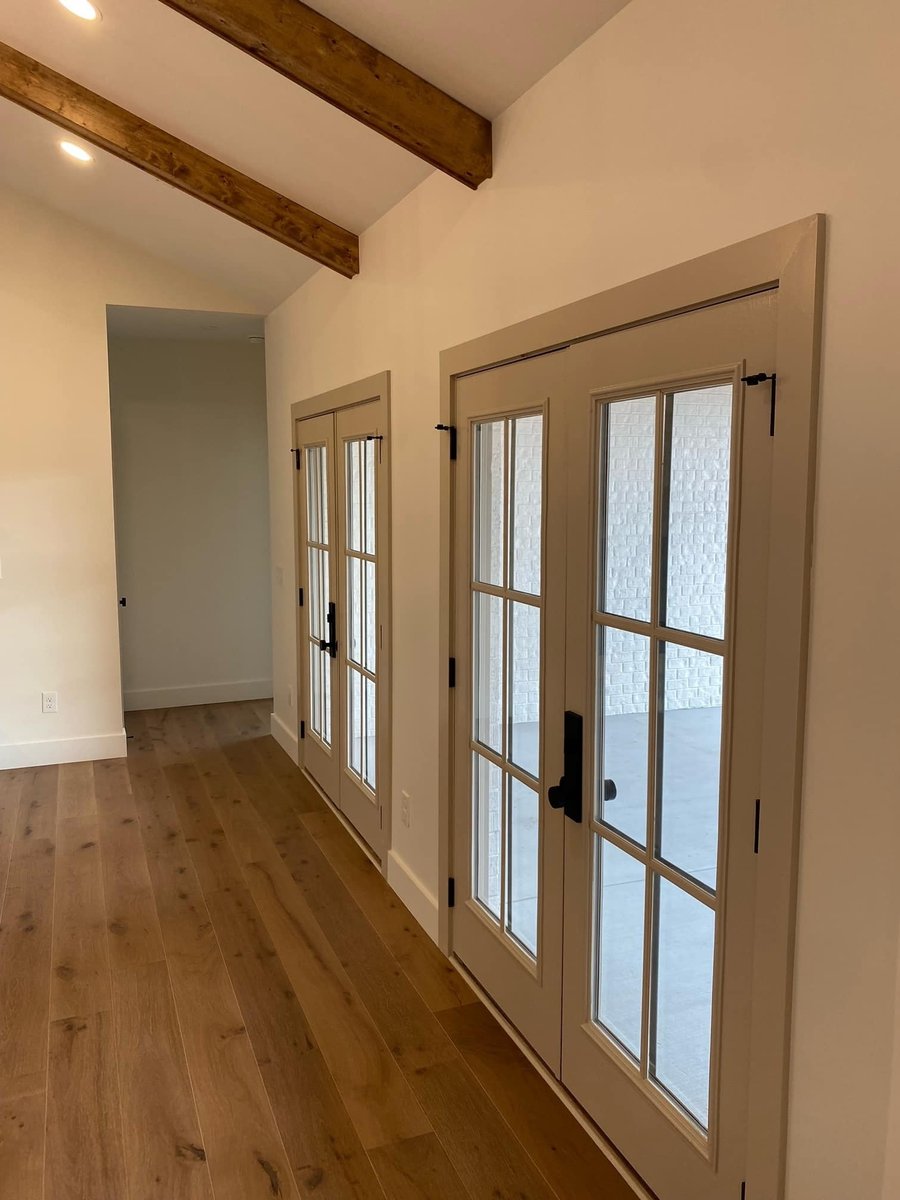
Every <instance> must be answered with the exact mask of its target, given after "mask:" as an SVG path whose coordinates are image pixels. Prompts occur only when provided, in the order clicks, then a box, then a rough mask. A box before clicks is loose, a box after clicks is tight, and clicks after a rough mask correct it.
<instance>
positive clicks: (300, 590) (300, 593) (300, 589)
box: [297, 588, 303, 608]
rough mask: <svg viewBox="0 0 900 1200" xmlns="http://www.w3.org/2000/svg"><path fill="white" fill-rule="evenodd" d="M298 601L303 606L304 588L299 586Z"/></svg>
mask: <svg viewBox="0 0 900 1200" xmlns="http://www.w3.org/2000/svg"><path fill="white" fill-rule="evenodd" d="M297 603H298V604H299V605H300V607H301V608H302V607H303V588H297Z"/></svg>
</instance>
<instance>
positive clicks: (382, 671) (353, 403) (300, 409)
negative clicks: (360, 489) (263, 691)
mask: <svg viewBox="0 0 900 1200" xmlns="http://www.w3.org/2000/svg"><path fill="white" fill-rule="evenodd" d="M379 400H380V401H383V402H384V411H385V414H386V417H385V424H386V430H385V437H386V438H387V446H388V458H387V462H388V472H390V462H391V458H390V436H391V373H390V371H380V372H378V374H376V375H369V376H367V377H366V378H365V379H358V380H355V381H354V382H353V383H346V384H343V385H342V386H341V387H336V388H332V389H331V390H330V391H327V392H320V393H319V394H318V395H316V396H309V397H307V398H306V399H303V400H295V401H294V403H293V404H292V405H291V427H290V438H291V440H290V445H291V446H293V445H294V431H295V429H296V427H297V422H298V421H303V420H305V419H306V418H307V417H318V416H324V415H326V414H328V413H336V412H338V411H339V410H341V409H347V408H355V407H357V406H359V405H362V404H369V403H371V402H373V401H379ZM292 474H293V477H294V482H293V523H294V595H295V596H296V591H297V588H298V587H299V586H300V580H301V579H302V578H303V575H302V571H301V554H302V547H303V538H302V531H301V529H300V521H299V513H300V482H301V480H302V479H303V478H304V476H303V472H302V471H296V470H292ZM392 492H393V488H392V486H391V478H390V473H389V474H388V479H387V487H386V488H385V496H386V503H385V510H386V511H384V512H383V513H381V514H379V518H378V535H377V536H378V541H379V545H380V546H383V547H384V551H383V553H382V552H381V551H379V555H378V565H379V568H380V579H381V580H383V588H382V589H381V590H380V592H379V594H380V595H383V596H384V598H385V600H384V602H383V603H382V609H383V621H382V624H383V627H384V631H385V640H386V643H387V644H386V647H385V648H386V651H387V652H386V654H385V656H384V665H382V666H380V667H379V707H378V718H379V729H380V730H381V731H382V732H381V733H380V735H379V738H378V757H377V767H376V769H377V772H378V793H379V800H380V803H381V812H382V821H383V828H382V844H381V847H380V849H381V852H382V853H381V864H380V870H381V873H382V875H383V876H384V877H385V878H387V875H388V860H389V856H390V850H391V844H392V840H393V839H392V832H393V825H392V818H391V814H392V792H393V788H392V774H391V768H392V753H391V750H392V746H391V739H392V736H393V724H392V719H391V712H392V707H393V693H392V684H391V679H392V670H391V668H392V648H393V623H392V608H393V605H392V588H393V574H392V570H391V534H392V520H391V496H392ZM376 578H378V576H376ZM294 608H295V616H294V621H295V637H296V649H297V653H296V655H295V661H294V695H295V696H296V697H297V701H298V703H297V709H296V720H297V727H296V729H294V730H292V731H291V735H292V738H294V739H296V742H295V744H296V747H297V757H296V758H295V761H296V762H297V763H298V765H299V766H300V767H301V768H302V767H303V742H302V740H301V739H300V718H301V716H302V715H303V714H301V712H300V707H301V706H300V697H301V680H302V675H301V666H300V655H301V653H302V652H303V641H302V626H301V619H302V614H301V611H300V607H299V605H297V604H295V606H294ZM279 740H280V739H279ZM329 800H330V801H331V803H332V804H334V799H333V798H331V797H329Z"/></svg>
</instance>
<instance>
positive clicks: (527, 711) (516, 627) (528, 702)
mask: <svg viewBox="0 0 900 1200" xmlns="http://www.w3.org/2000/svg"><path fill="white" fill-rule="evenodd" d="M509 624H510V629H509V676H510V679H509V701H508V704H509V733H510V749H509V758H510V761H512V762H514V763H515V764H516V766H518V767H521V768H522V769H523V770H524V771H528V773H529V774H530V775H534V777H535V778H537V777H538V775H539V773H540V772H539V768H540V750H541V610H540V609H539V608H535V607H534V605H531V604H520V603H518V602H516V601H512V602H511V603H510V606H509Z"/></svg>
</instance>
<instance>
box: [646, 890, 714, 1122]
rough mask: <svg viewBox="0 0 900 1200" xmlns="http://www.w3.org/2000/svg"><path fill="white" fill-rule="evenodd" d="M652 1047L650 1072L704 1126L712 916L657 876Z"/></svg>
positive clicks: (709, 1037)
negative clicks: (653, 1040)
mask: <svg viewBox="0 0 900 1200" xmlns="http://www.w3.org/2000/svg"><path fill="white" fill-rule="evenodd" d="M656 889H657V897H656V905H657V912H658V926H657V938H656V941H657V947H656V956H657V957H656V978H655V1000H656V1020H655V1022H653V1025H654V1027H655V1030H656V1038H655V1045H651V1047H650V1076H651V1078H653V1079H655V1080H656V1081H657V1083H659V1084H661V1085H662V1087H663V1088H665V1090H666V1091H667V1092H668V1093H669V1095H670V1096H672V1097H674V1099H675V1100H676V1101H678V1103H679V1104H680V1105H681V1106H682V1108H684V1109H686V1111H687V1112H689V1113H690V1114H691V1116H692V1117H693V1118H694V1119H695V1120H696V1121H697V1123H698V1124H699V1125H701V1126H702V1127H703V1128H704V1129H706V1128H707V1127H708V1125H709V1063H710V1053H711V1049H712V1002H713V961H714V957H715V940H716V915H715V913H714V912H713V910H712V909H711V908H707V907H706V905H705V904H701V903H700V901H699V900H695V899H694V897H693V896H690V895H688V893H687V892H683V891H682V890H681V888H679V887H676V886H675V885H674V884H672V883H669V881H668V880H666V879H663V878H662V877H660V876H657V879H656Z"/></svg>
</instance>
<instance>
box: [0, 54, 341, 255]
mask: <svg viewBox="0 0 900 1200" xmlns="http://www.w3.org/2000/svg"><path fill="white" fill-rule="evenodd" d="M0 96H4V97H5V98H6V99H7V100H11V101H13V103H15V104H20V105H21V106H22V107H23V108H27V109H28V110H29V111H30V112H33V113H36V114H37V115H38V116H39V117H44V118H46V119H47V120H48V121H52V122H53V124H54V125H58V126H59V127H60V128H61V129H65V130H67V131H68V132H69V133H74V134H76V135H77V136H78V137H81V138H84V140H85V141H87V142H90V143H91V144H92V145H94V146H99V147H100V149H102V150H107V151H109V153H110V154H114V155H115V156H116V157H117V158H121V159H122V160H123V161H124V162H127V163H131V165H132V166H135V167H139V168H140V169H141V170H142V171H146V172H148V174H150V175H154V176H155V177H156V178H157V179H161V180H162V181H163V182H164V183H169V184H171V185H172V186H173V187H176V188H178V189H179V190H180V191H182V192H187V194H188V195H189V196H194V197H195V198H196V199H197V200H202V201H204V203H206V204H209V205H211V206H212V207H213V208H217V209H218V210H219V212H223V213H225V214H227V215H228V216H229V217H234V218H235V219H236V220H238V221H242V222H243V223H244V224H245V225H249V226H250V227H251V228H252V229H256V230H257V231H258V232H259V233H264V234H265V235H266V236H267V237H270V238H274V239H275V240H276V241H277V242H281V243H282V244H283V245H285V246H289V247H290V248H291V249H292V250H297V251H299V253H300V254H305V255H306V256H307V257H308V258H312V259H314V260H315V261H316V262H318V263H321V264H322V265H323V266H326V267H330V268H331V269H332V270H333V271H337V272H339V274H341V275H344V276H346V277H347V278H350V277H351V276H353V275H356V274H357V273H358V272H359V239H358V238H357V236H356V235H355V234H353V233H349V232H348V231H347V230H346V229H342V228H341V227H340V225H335V224H334V223H333V222H332V221H329V220H327V219H326V218H325V217H320V216H318V215H317V214H316V213H314V212H311V211H310V210H309V209H308V208H304V207H303V206H302V205H301V204H297V203H295V202H294V201H293V200H288V199H287V198H286V197H285V196H281V195H279V194H278V192H275V191H273V190H272V189H271V188H267V187H265V185H263V184H261V183H257V181H256V180H255V179H251V178H250V177H249V176H247V175H244V174H242V173H241V172H240V171H236V170H234V168H232V167H229V166H226V164H225V163H222V162H219V161H218V160H217V159H215V158H212V157H211V156H210V155H209V154H204V152H203V151H202V150H197V149H195V147H193V146H189V145H188V144H187V142H183V141H181V139H180V138H177V137H175V136H174V135H173V134H171V133H166V132H165V130H163V129H159V128H158V127H157V126H155V125H151V124H150V123H149V122H147V121H145V120H143V119H142V118H141V117H137V116H135V115H134V113H130V112H128V111H127V110H126V109H124V108H119V106H118V105H117V104H113V103H111V102H110V101H109V100H105V99H104V98H103V97H102V96H98V95H97V94H96V93H95V92H91V91H88V89H87V88H85V87H82V86H81V85H80V84H78V83H74V82H73V81H72V80H71V79H67V78H66V77H65V76H64V75H59V74H58V73H57V72H56V71H53V70H51V69H50V68H49V67H45V66H43V65H42V64H41V63H39V62H36V61H35V60H34V59H33V58H29V57H28V56H27V55H25V54H22V53H20V51H18V50H15V49H13V47H12V46H7V45H5V44H4V43H3V42H0Z"/></svg>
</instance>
